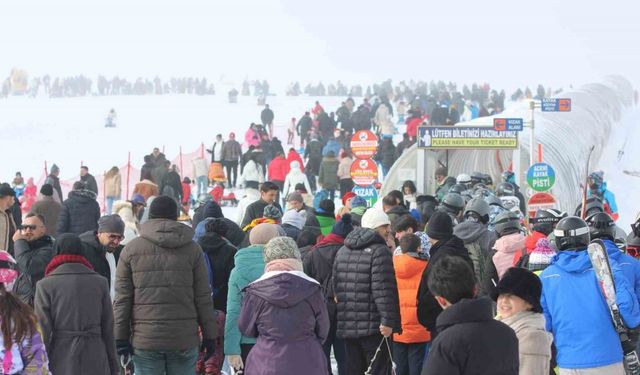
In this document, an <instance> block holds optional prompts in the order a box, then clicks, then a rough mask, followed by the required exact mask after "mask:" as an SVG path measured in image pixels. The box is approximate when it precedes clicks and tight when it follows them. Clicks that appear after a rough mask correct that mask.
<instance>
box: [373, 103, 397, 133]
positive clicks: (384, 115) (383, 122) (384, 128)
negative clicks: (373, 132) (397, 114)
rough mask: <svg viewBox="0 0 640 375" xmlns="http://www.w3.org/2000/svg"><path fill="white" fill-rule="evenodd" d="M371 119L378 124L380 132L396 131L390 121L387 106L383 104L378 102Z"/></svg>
mask: <svg viewBox="0 0 640 375" xmlns="http://www.w3.org/2000/svg"><path fill="white" fill-rule="evenodd" d="M373 121H374V122H375V123H376V125H378V128H380V133H382V134H394V133H395V131H396V128H395V127H394V126H393V121H391V116H390V115H389V108H387V106H386V105H384V104H380V106H379V107H378V110H377V111H376V115H375V117H374V119H373Z"/></svg>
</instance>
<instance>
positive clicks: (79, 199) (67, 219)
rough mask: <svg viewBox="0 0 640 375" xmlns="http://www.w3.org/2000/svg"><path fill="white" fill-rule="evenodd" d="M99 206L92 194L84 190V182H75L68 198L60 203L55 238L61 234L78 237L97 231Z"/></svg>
mask: <svg viewBox="0 0 640 375" xmlns="http://www.w3.org/2000/svg"><path fill="white" fill-rule="evenodd" d="M98 219H100V205H99V204H98V202H96V195H95V193H94V192H92V191H90V190H87V189H85V185H84V182H82V181H76V182H75V183H74V184H73V190H72V191H71V192H70V193H69V198H67V200H65V201H64V202H63V203H62V211H60V217H59V218H58V227H57V228H56V237H57V236H59V235H61V234H62V233H73V234H77V235H80V234H82V233H84V232H86V231H91V230H96V229H98Z"/></svg>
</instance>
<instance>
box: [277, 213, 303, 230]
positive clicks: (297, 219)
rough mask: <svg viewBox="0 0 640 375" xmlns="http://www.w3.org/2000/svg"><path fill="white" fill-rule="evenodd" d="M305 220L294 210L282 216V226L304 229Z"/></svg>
mask: <svg viewBox="0 0 640 375" xmlns="http://www.w3.org/2000/svg"><path fill="white" fill-rule="evenodd" d="M305 221H306V220H305V218H304V216H302V214H301V213H300V212H298V211H296V210H288V211H287V212H285V213H284V215H283V216H282V224H289V225H291V226H294V227H296V228H298V229H300V230H302V228H304V223H305Z"/></svg>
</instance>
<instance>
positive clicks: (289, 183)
mask: <svg viewBox="0 0 640 375" xmlns="http://www.w3.org/2000/svg"><path fill="white" fill-rule="evenodd" d="M289 166H290V167H291V170H290V171H289V174H287V177H286V178H285V180H284V187H283V188H282V196H283V197H285V198H286V197H287V196H288V195H289V193H291V192H293V191H294V190H295V188H296V185H297V184H304V188H305V189H307V192H308V193H311V187H310V186H309V179H308V178H307V175H306V174H304V173H302V171H301V170H300V163H298V162H297V161H292V162H291V164H289Z"/></svg>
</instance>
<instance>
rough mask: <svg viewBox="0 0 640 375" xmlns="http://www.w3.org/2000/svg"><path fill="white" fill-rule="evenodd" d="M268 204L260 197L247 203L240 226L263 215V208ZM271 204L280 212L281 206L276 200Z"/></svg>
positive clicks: (242, 226) (244, 225)
mask: <svg viewBox="0 0 640 375" xmlns="http://www.w3.org/2000/svg"><path fill="white" fill-rule="evenodd" d="M268 205H269V203H267V202H265V201H263V200H262V199H258V200H257V201H255V202H253V203H251V204H250V205H248V206H247V210H246V211H245V213H244V219H242V224H241V225H240V228H244V227H246V226H247V225H249V224H251V222H252V221H253V220H254V219H258V218H261V217H263V214H264V208H265V207H267V206H268ZM273 205H274V206H276V208H278V209H279V210H280V211H281V212H282V207H280V204H278V202H273Z"/></svg>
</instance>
